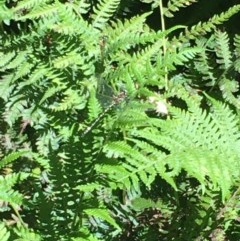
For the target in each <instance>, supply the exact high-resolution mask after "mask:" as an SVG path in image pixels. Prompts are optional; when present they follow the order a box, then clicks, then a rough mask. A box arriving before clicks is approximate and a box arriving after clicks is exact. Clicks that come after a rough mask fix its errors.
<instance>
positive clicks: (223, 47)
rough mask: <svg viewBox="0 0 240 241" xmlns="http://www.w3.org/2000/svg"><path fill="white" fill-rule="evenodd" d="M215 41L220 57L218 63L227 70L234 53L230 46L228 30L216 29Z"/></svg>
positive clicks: (217, 53)
mask: <svg viewBox="0 0 240 241" xmlns="http://www.w3.org/2000/svg"><path fill="white" fill-rule="evenodd" d="M215 41H216V46H215V51H216V55H217V57H218V59H217V63H218V64H220V65H221V66H220V68H222V69H224V70H227V69H228V68H229V67H230V66H231V64H232V60H231V58H232V55H231V51H230V48H229V42H230V40H229V37H228V35H227V33H226V32H221V31H216V33H215Z"/></svg>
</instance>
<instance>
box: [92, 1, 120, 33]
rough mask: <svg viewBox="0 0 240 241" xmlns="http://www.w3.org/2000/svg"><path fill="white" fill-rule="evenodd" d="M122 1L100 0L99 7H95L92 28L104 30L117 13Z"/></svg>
mask: <svg viewBox="0 0 240 241" xmlns="http://www.w3.org/2000/svg"><path fill="white" fill-rule="evenodd" d="M119 4H120V0H100V1H99V3H98V4H97V7H94V8H93V10H94V13H95V14H94V16H93V21H92V26H93V27H94V28H96V29H103V28H104V26H105V24H106V22H107V21H109V19H110V17H111V16H112V15H113V14H114V13H115V11H116V10H117V8H118V6H119Z"/></svg>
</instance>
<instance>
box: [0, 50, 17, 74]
mask: <svg viewBox="0 0 240 241" xmlns="http://www.w3.org/2000/svg"><path fill="white" fill-rule="evenodd" d="M14 57H15V52H9V53H7V54H4V53H0V59H1V61H0V68H1V69H2V70H4V67H5V65H7V64H8V63H9V62H10V61H11V60H12V59H13V58H14Z"/></svg>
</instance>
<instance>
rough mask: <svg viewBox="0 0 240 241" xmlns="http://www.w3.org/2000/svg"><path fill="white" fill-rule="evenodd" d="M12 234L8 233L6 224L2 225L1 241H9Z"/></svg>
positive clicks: (0, 225)
mask: <svg viewBox="0 0 240 241" xmlns="http://www.w3.org/2000/svg"><path fill="white" fill-rule="evenodd" d="M9 237H10V232H9V231H7V229H6V227H5V225H4V223H2V222H1V223H0V239H1V241H9V240H10V239H9Z"/></svg>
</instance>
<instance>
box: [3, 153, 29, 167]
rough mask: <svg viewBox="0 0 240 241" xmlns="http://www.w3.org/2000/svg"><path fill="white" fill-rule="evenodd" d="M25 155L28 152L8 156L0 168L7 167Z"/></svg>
mask: <svg viewBox="0 0 240 241" xmlns="http://www.w3.org/2000/svg"><path fill="white" fill-rule="evenodd" d="M25 153H26V152H13V153H10V154H8V155H7V156H5V157H4V158H3V159H2V160H1V161H0V168H3V167H5V166H6V165H8V164H9V163H11V162H13V161H15V160H16V159H18V158H19V157H21V156H22V155H23V154H25Z"/></svg>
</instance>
